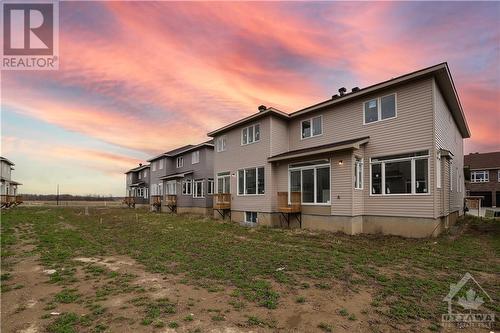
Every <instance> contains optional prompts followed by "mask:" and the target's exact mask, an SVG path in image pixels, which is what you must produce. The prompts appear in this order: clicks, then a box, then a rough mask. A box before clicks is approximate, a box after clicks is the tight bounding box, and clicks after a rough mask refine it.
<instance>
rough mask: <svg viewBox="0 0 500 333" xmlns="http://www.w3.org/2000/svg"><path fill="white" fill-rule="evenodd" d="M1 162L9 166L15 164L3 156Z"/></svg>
mask: <svg viewBox="0 0 500 333" xmlns="http://www.w3.org/2000/svg"><path fill="white" fill-rule="evenodd" d="M0 161H4V162H5V163H7V164H9V165H14V163H12V162H11V161H10V160H9V159H7V158H5V157H3V156H0Z"/></svg>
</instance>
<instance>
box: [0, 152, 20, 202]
mask: <svg viewBox="0 0 500 333" xmlns="http://www.w3.org/2000/svg"><path fill="white" fill-rule="evenodd" d="M12 170H14V163H13V162H12V161H10V160H9V159H7V158H5V157H2V156H0V206H1V207H2V208H3V207H10V206H17V205H19V204H21V203H22V202H23V198H22V196H20V195H19V194H18V193H17V187H18V186H19V185H22V184H21V183H19V182H17V181H15V180H13V179H12Z"/></svg>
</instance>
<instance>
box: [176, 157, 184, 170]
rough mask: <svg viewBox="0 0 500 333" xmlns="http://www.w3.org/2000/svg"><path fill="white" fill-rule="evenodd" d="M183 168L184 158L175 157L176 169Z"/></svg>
mask: <svg viewBox="0 0 500 333" xmlns="http://www.w3.org/2000/svg"><path fill="white" fill-rule="evenodd" d="M183 166H184V157H182V156H181V157H177V167H178V168H182V167H183Z"/></svg>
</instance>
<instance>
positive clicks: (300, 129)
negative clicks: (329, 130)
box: [299, 115, 324, 140]
mask: <svg viewBox="0 0 500 333" xmlns="http://www.w3.org/2000/svg"><path fill="white" fill-rule="evenodd" d="M315 118H320V119H321V133H319V134H314V128H313V124H314V122H313V119H315ZM306 121H309V122H310V124H311V135H309V136H303V135H302V124H303V123H304V122H306ZM323 129H324V126H323V115H319V116H314V117H311V118H308V119H304V120H301V122H300V126H299V131H300V139H301V140H306V139H310V138H315V137H318V136H322V135H323Z"/></svg>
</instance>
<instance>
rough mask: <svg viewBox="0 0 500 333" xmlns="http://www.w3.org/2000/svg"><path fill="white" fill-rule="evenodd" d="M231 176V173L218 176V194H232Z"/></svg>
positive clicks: (221, 173) (222, 173)
mask: <svg viewBox="0 0 500 333" xmlns="http://www.w3.org/2000/svg"><path fill="white" fill-rule="evenodd" d="M230 179H231V176H230V174H229V172H220V173H218V174H217V193H231V181H230Z"/></svg>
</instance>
